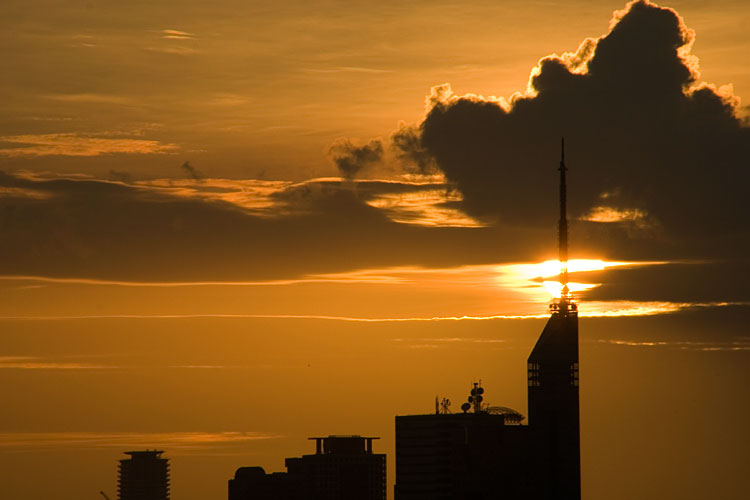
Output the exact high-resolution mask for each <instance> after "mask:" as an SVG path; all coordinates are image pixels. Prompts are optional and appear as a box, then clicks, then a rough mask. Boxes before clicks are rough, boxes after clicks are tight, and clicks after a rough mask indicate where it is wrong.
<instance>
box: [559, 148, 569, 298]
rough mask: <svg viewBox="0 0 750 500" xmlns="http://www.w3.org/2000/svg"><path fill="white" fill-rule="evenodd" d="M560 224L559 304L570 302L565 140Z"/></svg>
mask: <svg viewBox="0 0 750 500" xmlns="http://www.w3.org/2000/svg"><path fill="white" fill-rule="evenodd" d="M559 170H560V222H559V225H558V241H559V244H560V247H559V259H560V285H561V286H562V290H561V293H560V300H561V302H567V301H568V300H570V290H569V289H568V212H567V195H568V193H567V185H566V183H565V172H566V171H567V170H568V169H567V167H566V166H565V138H564V137H563V138H562V139H561V144H560V168H559Z"/></svg>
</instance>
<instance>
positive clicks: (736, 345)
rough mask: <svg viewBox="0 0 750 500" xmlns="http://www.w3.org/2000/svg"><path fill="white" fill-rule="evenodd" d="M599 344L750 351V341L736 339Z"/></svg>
mask: <svg viewBox="0 0 750 500" xmlns="http://www.w3.org/2000/svg"><path fill="white" fill-rule="evenodd" d="M596 342H597V343H599V344H609V345H617V346H626V347H651V348H667V349H676V350H680V351H703V352H711V351H750V340H747V339H737V340H732V341H728V342H696V341H685V340H621V339H607V340H604V339H600V340H597V341H596Z"/></svg>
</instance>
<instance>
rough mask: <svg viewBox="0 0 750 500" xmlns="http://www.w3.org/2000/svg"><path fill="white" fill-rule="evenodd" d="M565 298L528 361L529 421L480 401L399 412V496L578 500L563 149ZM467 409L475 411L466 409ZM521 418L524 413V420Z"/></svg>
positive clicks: (417, 499)
mask: <svg viewBox="0 0 750 500" xmlns="http://www.w3.org/2000/svg"><path fill="white" fill-rule="evenodd" d="M559 171H560V222H559V253H560V265H561V270H560V283H561V294H560V298H559V299H556V300H555V301H553V303H552V304H551V305H550V313H551V315H550V318H549V320H548V321H547V325H546V326H545V328H544V330H543V331H542V334H541V335H540V337H539V339H538V340H537V343H536V345H535V346H534V349H533V350H532V352H531V355H530V356H529V358H528V407H529V419H528V425H519V424H520V422H521V420H523V417H522V416H520V414H518V413H517V412H514V411H513V410H509V409H507V408H500V409H495V410H494V411H493V408H492V407H484V406H482V393H483V392H484V390H483V389H482V388H481V387H480V386H479V385H478V384H475V385H474V388H473V389H472V392H471V397H470V398H469V403H464V405H463V406H462V410H463V411H464V413H463V414H450V413H449V412H448V411H447V410H448V408H447V405H446V406H444V408H443V411H440V409H439V408H437V407H436V412H435V414H434V415H408V416H397V417H396V485H395V497H396V500H427V499H441V498H445V499H448V498H451V499H464V498H472V499H476V500H480V499H506V498H511V499H525V500H580V498H581V465H580V464H581V459H580V430H579V401H578V307H577V305H576V303H575V302H574V301H573V299H572V297H571V295H570V291H569V289H568V269H567V262H568V221H567V207H566V203H567V185H566V172H567V168H566V166H565V149H564V143H563V150H562V157H561V160H560V169H559ZM469 410H473V412H471V413H469ZM519 417H520V418H519Z"/></svg>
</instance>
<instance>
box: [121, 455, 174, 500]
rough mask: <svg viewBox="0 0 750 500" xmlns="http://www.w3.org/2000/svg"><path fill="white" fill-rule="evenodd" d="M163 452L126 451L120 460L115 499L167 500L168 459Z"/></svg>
mask: <svg viewBox="0 0 750 500" xmlns="http://www.w3.org/2000/svg"><path fill="white" fill-rule="evenodd" d="M162 453H164V452H163V451H157V450H153V451H150V450H146V451H126V452H125V454H126V455H130V458H124V459H122V460H120V466H119V474H118V476H119V477H118V479H117V497H118V498H119V499H120V500H169V459H166V458H161V454H162Z"/></svg>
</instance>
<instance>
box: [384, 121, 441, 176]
mask: <svg viewBox="0 0 750 500" xmlns="http://www.w3.org/2000/svg"><path fill="white" fill-rule="evenodd" d="M391 145H392V146H393V149H394V150H395V151H396V156H397V157H398V159H399V160H400V161H401V162H402V164H403V166H404V169H405V170H407V171H409V172H413V173H417V174H431V173H435V172H437V167H436V165H435V159H434V158H433V157H432V155H431V154H430V152H429V151H427V149H425V147H424V146H423V145H422V138H421V137H420V134H419V129H418V128H417V127H414V126H409V125H407V124H405V123H401V124H399V128H398V130H397V131H395V132H394V133H393V134H392V135H391Z"/></svg>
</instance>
